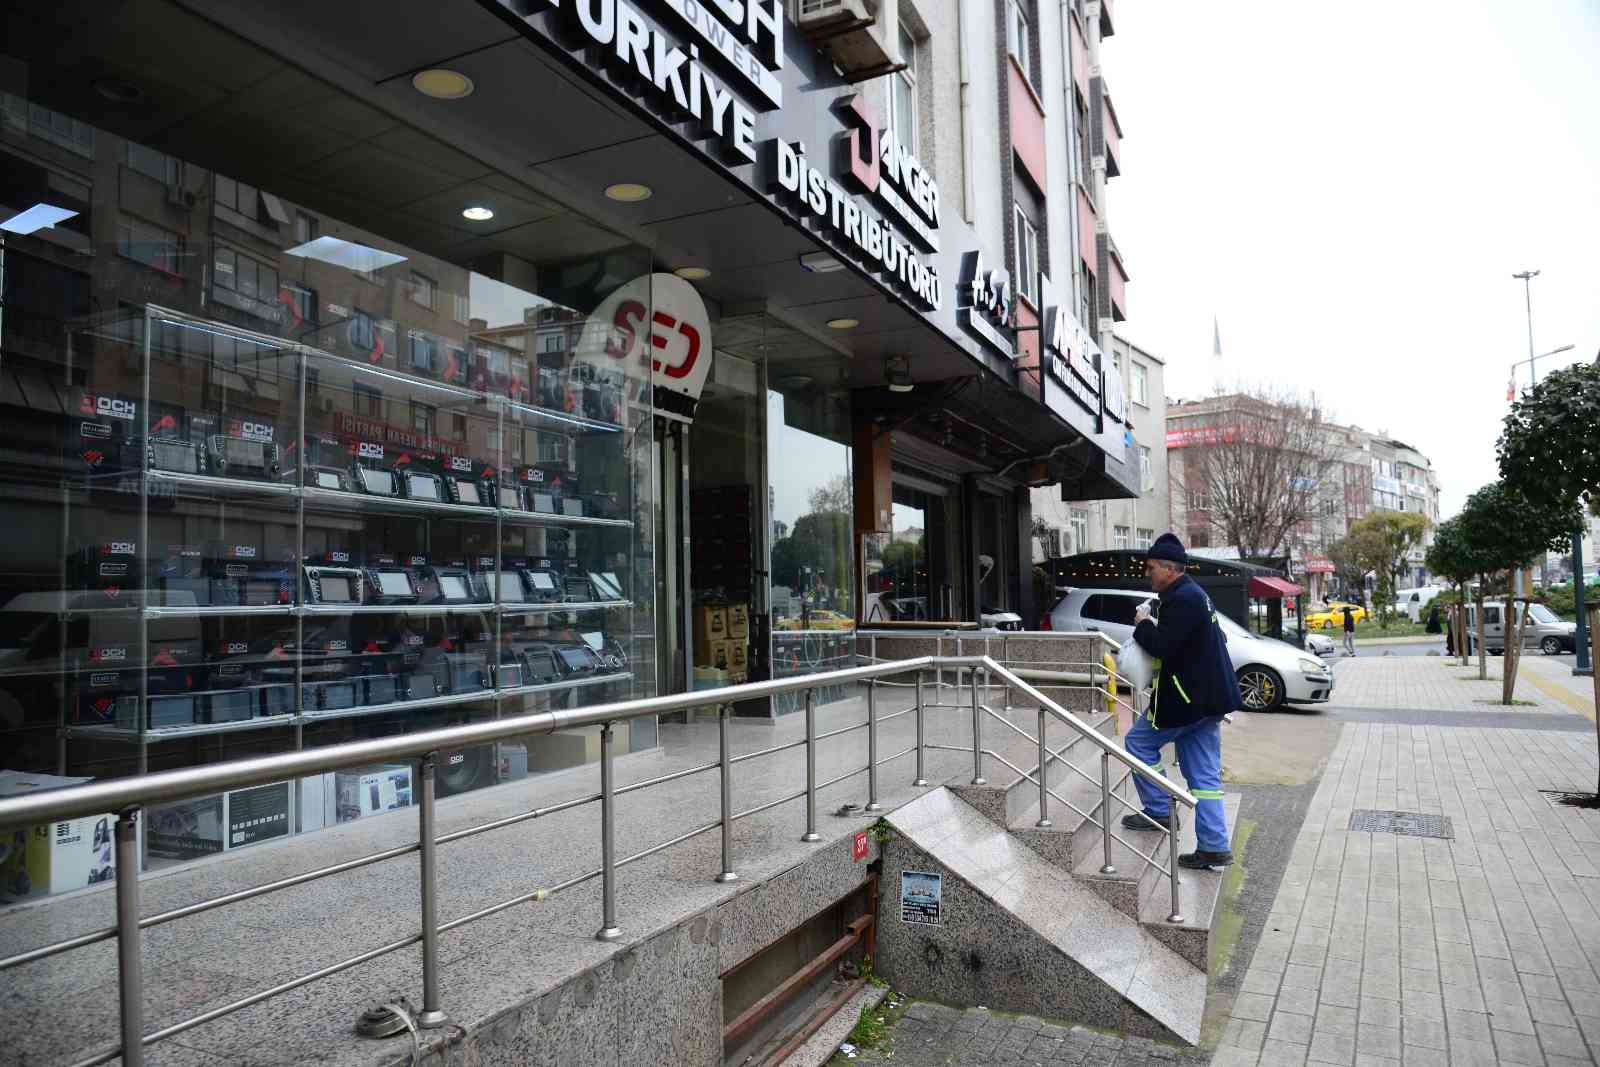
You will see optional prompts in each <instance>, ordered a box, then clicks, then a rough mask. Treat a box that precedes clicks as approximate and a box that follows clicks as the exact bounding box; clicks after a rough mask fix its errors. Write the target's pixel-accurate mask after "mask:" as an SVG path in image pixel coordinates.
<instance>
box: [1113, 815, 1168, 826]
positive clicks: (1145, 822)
mask: <svg viewBox="0 0 1600 1067" xmlns="http://www.w3.org/2000/svg"><path fill="white" fill-rule="evenodd" d="M1122 828H1123V829H1124V830H1165V829H1166V828H1167V817H1166V816H1165V815H1162V816H1159V817H1157V816H1155V815H1151V814H1150V813H1149V812H1144V811H1130V812H1128V814H1126V815H1124V816H1123V817H1122Z"/></svg>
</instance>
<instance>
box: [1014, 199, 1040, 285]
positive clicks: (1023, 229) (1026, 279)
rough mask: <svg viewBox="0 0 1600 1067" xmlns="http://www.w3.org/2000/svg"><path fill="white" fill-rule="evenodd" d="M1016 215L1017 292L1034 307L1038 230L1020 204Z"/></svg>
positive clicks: (1037, 261) (1037, 276) (1037, 283)
mask: <svg viewBox="0 0 1600 1067" xmlns="http://www.w3.org/2000/svg"><path fill="white" fill-rule="evenodd" d="M1015 211H1016V216H1017V278H1016V281H1017V292H1018V293H1021V294H1022V295H1023V296H1025V297H1027V298H1028V302H1029V303H1031V304H1033V305H1034V306H1035V307H1037V306H1038V304H1039V231H1038V230H1036V229H1034V226H1033V223H1032V222H1031V221H1029V219H1028V216H1027V215H1025V214H1023V212H1022V207H1021V205H1017V206H1016V208H1015Z"/></svg>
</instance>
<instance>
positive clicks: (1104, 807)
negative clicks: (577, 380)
mask: <svg viewBox="0 0 1600 1067" xmlns="http://www.w3.org/2000/svg"><path fill="white" fill-rule="evenodd" d="M1100 829H1101V834H1100V836H1101V838H1102V839H1103V840H1104V845H1105V850H1104V853H1105V862H1104V863H1103V864H1102V865H1101V867H1100V873H1101V874H1116V873H1117V867H1116V864H1114V863H1112V862H1111V753H1109V752H1101V753H1100Z"/></svg>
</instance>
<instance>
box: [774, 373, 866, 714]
mask: <svg viewBox="0 0 1600 1067" xmlns="http://www.w3.org/2000/svg"><path fill="white" fill-rule="evenodd" d="M775 385H776V388H772V389H769V390H768V391H767V467H768V472H769V478H770V481H771V487H772V490H771V497H770V509H769V510H770V512H771V515H770V522H771V526H772V531H771V532H772V549H771V552H772V564H771V609H772V631H773V636H772V675H773V677H775V678H783V677H788V676H791V675H797V674H812V673H815V672H817V671H826V670H834V669H837V668H840V667H847V666H851V665H853V664H854V662H855V640H854V637H853V634H852V631H853V630H854V628H855V603H854V593H853V591H854V589H855V559H854V552H853V548H852V546H853V542H854V520H853V518H852V514H853V512H852V495H853V489H852V482H851V473H850V447H849V443H848V442H849V408H848V405H847V402H846V401H845V400H843V399H842V398H839V397H836V396H832V395H829V394H827V393H824V392H820V391H818V390H816V389H814V388H811V387H810V382H809V380H808V381H807V382H806V383H805V384H804V385H802V384H800V383H798V382H794V383H789V382H785V381H783V380H781V379H780V380H779V381H777V382H776V383H775ZM847 695H849V694H848V693H847V692H845V691H843V690H840V691H839V692H823V693H821V694H819V699H822V700H827V699H836V698H840V697H844V696H847ZM796 706H798V704H797V703H796V700H795V699H786V702H785V704H784V706H783V707H781V708H779V709H777V710H779V711H784V710H792V709H793V707H796Z"/></svg>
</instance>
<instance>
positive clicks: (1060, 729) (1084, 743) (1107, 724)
mask: <svg viewBox="0 0 1600 1067" xmlns="http://www.w3.org/2000/svg"><path fill="white" fill-rule="evenodd" d="M1081 717H1082V718H1083V719H1084V720H1085V721H1086V722H1088V724H1089V725H1090V726H1092V727H1093V728H1094V729H1095V731H1096V732H1097V733H1099V734H1100V735H1101V736H1102V737H1107V738H1115V737H1116V731H1117V721H1116V716H1115V715H1111V714H1108V713H1106V712H1100V713H1098V714H1093V715H1086V716H1081ZM1006 732H1007V733H1010V731H1006ZM1011 736H1012V737H1013V738H1014V739H1015V740H1017V741H1019V742H1021V741H1022V739H1021V738H1020V737H1017V736H1016V735H1015V734H1012V735H1011ZM1045 736H1046V738H1047V741H1048V743H1049V745H1050V747H1051V749H1052V750H1061V752H1060V755H1059V756H1058V757H1057V758H1056V759H1053V760H1051V761H1050V767H1049V773H1048V775H1047V777H1046V779H1045V781H1046V782H1048V783H1049V785H1050V786H1051V788H1053V789H1056V791H1057V792H1060V791H1061V790H1060V788H1059V786H1060V785H1064V784H1066V783H1068V782H1070V781H1081V780H1082V779H1080V778H1078V776H1077V775H1076V774H1073V773H1072V772H1071V771H1069V770H1067V768H1066V767H1064V766H1062V763H1063V762H1070V763H1072V764H1074V765H1076V766H1079V767H1080V768H1081V769H1084V770H1088V768H1087V766H1086V758H1088V759H1094V760H1098V759H1099V755H1098V752H1099V750H1098V748H1097V747H1096V746H1095V745H1094V744H1093V743H1092V742H1091V741H1090V740H1089V739H1088V738H1086V737H1084V736H1083V735H1081V734H1076V733H1075V732H1073V731H1072V729H1071V727H1068V726H1064V725H1062V724H1061V723H1059V722H1052V723H1051V724H1050V728H1049V729H1048V730H1047V731H1046V734H1045ZM1063 746H1065V748H1064V749H1063ZM1019 755H1020V756H1022V758H1021V759H1020V760H1019V759H1016V758H1014V757H1015V756H1019ZM1006 758H1008V759H1011V761H1012V762H1013V763H1015V764H1017V766H1018V767H1021V768H1022V769H1023V770H1025V771H1028V772H1030V773H1033V774H1035V776H1036V777H1037V772H1036V771H1035V765H1036V764H1037V763H1038V762H1039V747H1038V745H1037V744H1034V745H1026V744H1025V743H1024V745H1023V747H1022V748H1020V749H1015V750H1013V751H1012V752H1010V753H1007V757H1006ZM1092 773H1093V774H1094V775H1095V776H1096V777H1097V778H1098V775H1099V771H1093V772H1092ZM996 774H997V775H1003V776H1004V779H1005V781H1006V782H1007V783H1009V785H1008V788H1007V791H1006V820H1005V821H1006V823H1007V824H1008V825H1009V824H1011V823H1013V822H1015V820H1017V819H1018V818H1020V817H1021V816H1022V815H1023V814H1024V813H1025V812H1026V811H1027V810H1028V809H1029V808H1037V807H1038V805H1039V787H1038V786H1037V785H1036V784H1035V783H1033V782H1030V781H1028V779H1026V778H1021V779H1018V780H1016V781H1015V782H1013V781H1012V779H1014V778H1016V777H1017V776H1016V773H1015V772H1014V771H1012V770H1011V768H1009V767H1006V766H1005V765H1003V764H1002V765H1001V767H1000V769H999V770H998V771H997V772H996ZM1034 818H1035V819H1037V818H1038V816H1037V815H1035V816H1034Z"/></svg>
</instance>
